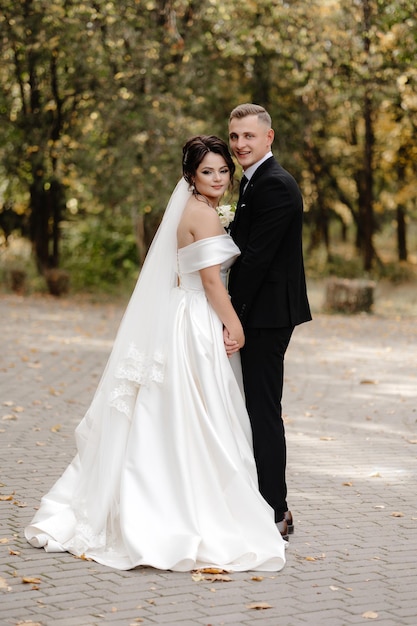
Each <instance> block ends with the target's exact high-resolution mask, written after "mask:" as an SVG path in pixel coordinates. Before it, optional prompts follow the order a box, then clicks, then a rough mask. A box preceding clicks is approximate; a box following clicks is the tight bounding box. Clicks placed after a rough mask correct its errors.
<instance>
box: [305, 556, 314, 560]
mask: <svg viewBox="0 0 417 626" xmlns="http://www.w3.org/2000/svg"><path fill="white" fill-rule="evenodd" d="M315 560H316V557H315V556H306V561H315Z"/></svg>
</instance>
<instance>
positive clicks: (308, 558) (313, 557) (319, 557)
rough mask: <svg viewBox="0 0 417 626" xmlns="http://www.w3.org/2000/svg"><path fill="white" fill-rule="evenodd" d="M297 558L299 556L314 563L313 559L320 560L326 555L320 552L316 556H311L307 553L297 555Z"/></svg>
mask: <svg viewBox="0 0 417 626" xmlns="http://www.w3.org/2000/svg"><path fill="white" fill-rule="evenodd" d="M298 558H301V559H303V560H304V561H310V562H311V563H314V562H315V561H321V560H323V559H325V558H326V555H325V554H324V553H323V554H320V555H318V556H311V555H309V556H305V557H298Z"/></svg>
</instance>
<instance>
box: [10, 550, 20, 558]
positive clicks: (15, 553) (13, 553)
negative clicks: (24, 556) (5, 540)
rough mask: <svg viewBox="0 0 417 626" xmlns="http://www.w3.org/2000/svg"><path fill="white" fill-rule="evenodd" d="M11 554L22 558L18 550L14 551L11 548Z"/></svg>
mask: <svg viewBox="0 0 417 626" xmlns="http://www.w3.org/2000/svg"><path fill="white" fill-rule="evenodd" d="M9 554H10V556H20V552H19V551H18V550H12V549H11V548H9Z"/></svg>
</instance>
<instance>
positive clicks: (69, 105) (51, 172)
mask: <svg viewBox="0 0 417 626" xmlns="http://www.w3.org/2000/svg"><path fill="white" fill-rule="evenodd" d="M414 5H415V3H414V2H412V1H411V0H357V1H355V2H353V3H352V2H351V1H350V0H318V1H317V2H308V1H307V0H294V1H292V2H285V1H284V0H274V1H272V0H258V1H257V2H255V1H252V0H251V1H248V2H243V3H242V2H241V1H240V0H210V1H209V2H208V3H196V2H194V1H193V0H158V1H156V0H147V1H146V2H138V1H137V0H126V1H125V2H123V3H120V2H116V0H94V2H92V0H83V1H82V2H76V3H74V2H67V1H66V0H48V2H47V1H46V0H39V1H37V2H35V1H34V0H19V1H18V2H14V1H13V0H0V212H1V211H2V207H3V206H5V203H6V201H7V203H8V205H10V203H11V204H12V206H13V207H14V208H15V210H16V211H18V212H19V214H25V215H26V218H27V220H26V222H27V224H28V228H29V231H28V233H29V237H30V238H31V240H32V242H33V243H34V247H35V251H36V255H37V257H38V261H39V260H41V263H40V265H42V264H48V263H52V264H61V265H63V266H65V267H67V268H71V270H72V273H73V274H74V276H73V283H74V284H76V285H77V288H79V287H80V288H81V286H82V285H85V286H89V288H90V287H91V288H93V286H94V285H101V284H103V283H106V284H108V285H111V284H113V283H117V282H118V280H120V279H121V278H122V277H123V276H124V275H126V276H130V275H131V274H132V273H133V274H134V272H135V269H134V267H136V265H135V263H136V260H135V242H134V241H133V234H132V233H133V231H134V229H133V227H132V225H131V224H132V223H134V222H135V219H136V218H137V217H140V216H141V215H142V214H145V215H146V216H147V219H146V220H145V228H144V229H143V231H142V235H141V239H140V238H139V240H138V242H137V244H138V247H139V249H140V256H141V258H142V257H143V252H144V250H146V247H147V244H148V243H149V239H150V237H151V235H152V230H153V228H154V226H155V225H156V224H157V222H158V219H159V217H160V214H161V212H162V210H163V208H164V207H165V205H166V201H167V199H168V197H169V194H170V191H171V189H172V187H173V186H174V184H175V182H176V180H177V179H178V178H179V176H180V174H181V147H182V145H183V143H184V142H185V140H186V139H187V138H188V137H189V136H190V135H193V134H197V133H216V134H218V135H220V136H222V137H224V138H226V137H227V118H228V114H229V112H230V110H231V109H232V108H233V107H234V106H236V104H238V103H239V102H245V101H255V102H258V103H260V104H263V105H265V106H266V107H267V108H268V109H269V110H270V112H271V114H272V118H273V124H274V128H275V131H276V139H275V142H274V146H273V148H274V152H275V154H276V156H277V157H278V158H279V160H280V161H281V162H282V163H283V165H284V166H286V167H287V168H288V169H289V170H290V171H291V172H292V173H293V174H294V176H295V177H296V178H297V180H299V182H300V184H301V186H302V189H303V192H304V197H305V204H306V211H307V216H306V218H307V219H306V223H307V224H308V227H309V229H310V232H311V233H314V245H313V246H312V253H311V255H312V256H314V255H315V254H316V249H317V246H319V248H320V249H323V250H324V253H323V254H322V255H321V256H320V258H319V259H318V260H317V267H320V268H321V269H320V272H322V273H329V272H332V273H333V272H338V273H339V274H340V275H344V274H345V273H348V274H349V275H353V274H355V272H356V271H358V272H360V271H362V272H363V266H364V259H365V256H366V254H367V255H368V257H370V260H371V261H372V268H371V269H372V271H380V269H378V268H379V266H380V264H379V262H378V259H383V254H382V252H381V250H382V248H380V246H383V243H381V240H380V238H379V237H378V228H379V226H380V225H382V226H383V225H384V224H386V223H391V222H392V221H393V220H394V221H397V226H398V231H399V232H401V228H400V224H399V221H398V220H399V218H398V214H397V209H398V207H399V206H400V207H401V209H402V212H403V215H404V216H405V224H406V228H410V224H411V223H412V221H413V220H416V210H417V206H416V200H415V181H416V177H417V166H416V163H417V148H416V143H415V136H416V128H417V70H416V65H415V62H414V60H415V58H416V56H417V35H416V33H417V20H416V15H415V6H414ZM51 190H52V191H51ZM97 216H99V217H97ZM114 216H117V220H115V219H114ZM131 216H133V219H132V217H131ZM135 216H136V217H135ZM341 220H342V221H343V223H344V225H345V228H346V231H347V234H348V236H349V239H350V241H351V242H354V243H352V244H351V246H350V247H349V249H348V250H347V251H346V254H347V259H345V261H346V262H345V263H343V262H342V261H340V262H339V260H338V258H337V256H335V254H334V250H333V249H334V248H336V247H337V245H338V240H337V238H335V234H334V229H333V228H332V225H333V223H337V224H339V223H340V221H341ZM99 226H101V229H100V228H99ZM119 228H120V232H119V234H117V233H118V231H119ZM106 230H108V233H105V232H104V231H106ZM61 231H62V241H61ZM312 237H313V235H312ZM324 242H327V248H328V247H329V246H330V250H328V249H327V248H324ZM333 242H334V245H332V244H333ZM404 245H405V242H403V248H404ZM412 250H413V248H412V247H411V244H410V243H409V251H412ZM103 251H105V253H104V252H103ZM409 251H408V254H409V256H410V259H411V260H412V257H411V255H410V252H409ZM338 252H339V250H338ZM403 252H404V250H403ZM76 253H77V254H78V255H79V258H77V254H76ZM365 253H366V254H365ZM309 254H310V253H309ZM60 257H61V258H60ZM113 257H114V258H113ZM350 259H351V260H350ZM124 260H126V263H127V266H126V267H124V265H123V263H124ZM383 261H384V262H385V259H383ZM386 262H388V263H394V264H395V259H392V258H390V259H389V261H386ZM131 263H133V266H131V265H130V264H131ZM38 265H39V263H38ZM308 265H310V264H308ZM356 266H358V268H359V269H357V268H356ZM361 268H362V269H361ZM310 269H311V271H315V270H314V268H313V267H311V268H310ZM77 277H79V278H77ZM74 281H75V282H74Z"/></svg>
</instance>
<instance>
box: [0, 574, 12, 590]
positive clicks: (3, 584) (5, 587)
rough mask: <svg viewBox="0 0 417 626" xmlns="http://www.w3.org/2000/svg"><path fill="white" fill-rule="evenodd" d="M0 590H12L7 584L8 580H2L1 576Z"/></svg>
mask: <svg viewBox="0 0 417 626" xmlns="http://www.w3.org/2000/svg"><path fill="white" fill-rule="evenodd" d="M0 589H5V590H6V591H11V590H12V588H11V587H9V585H8V584H7V582H6V579H5V578H2V577H1V576H0Z"/></svg>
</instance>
